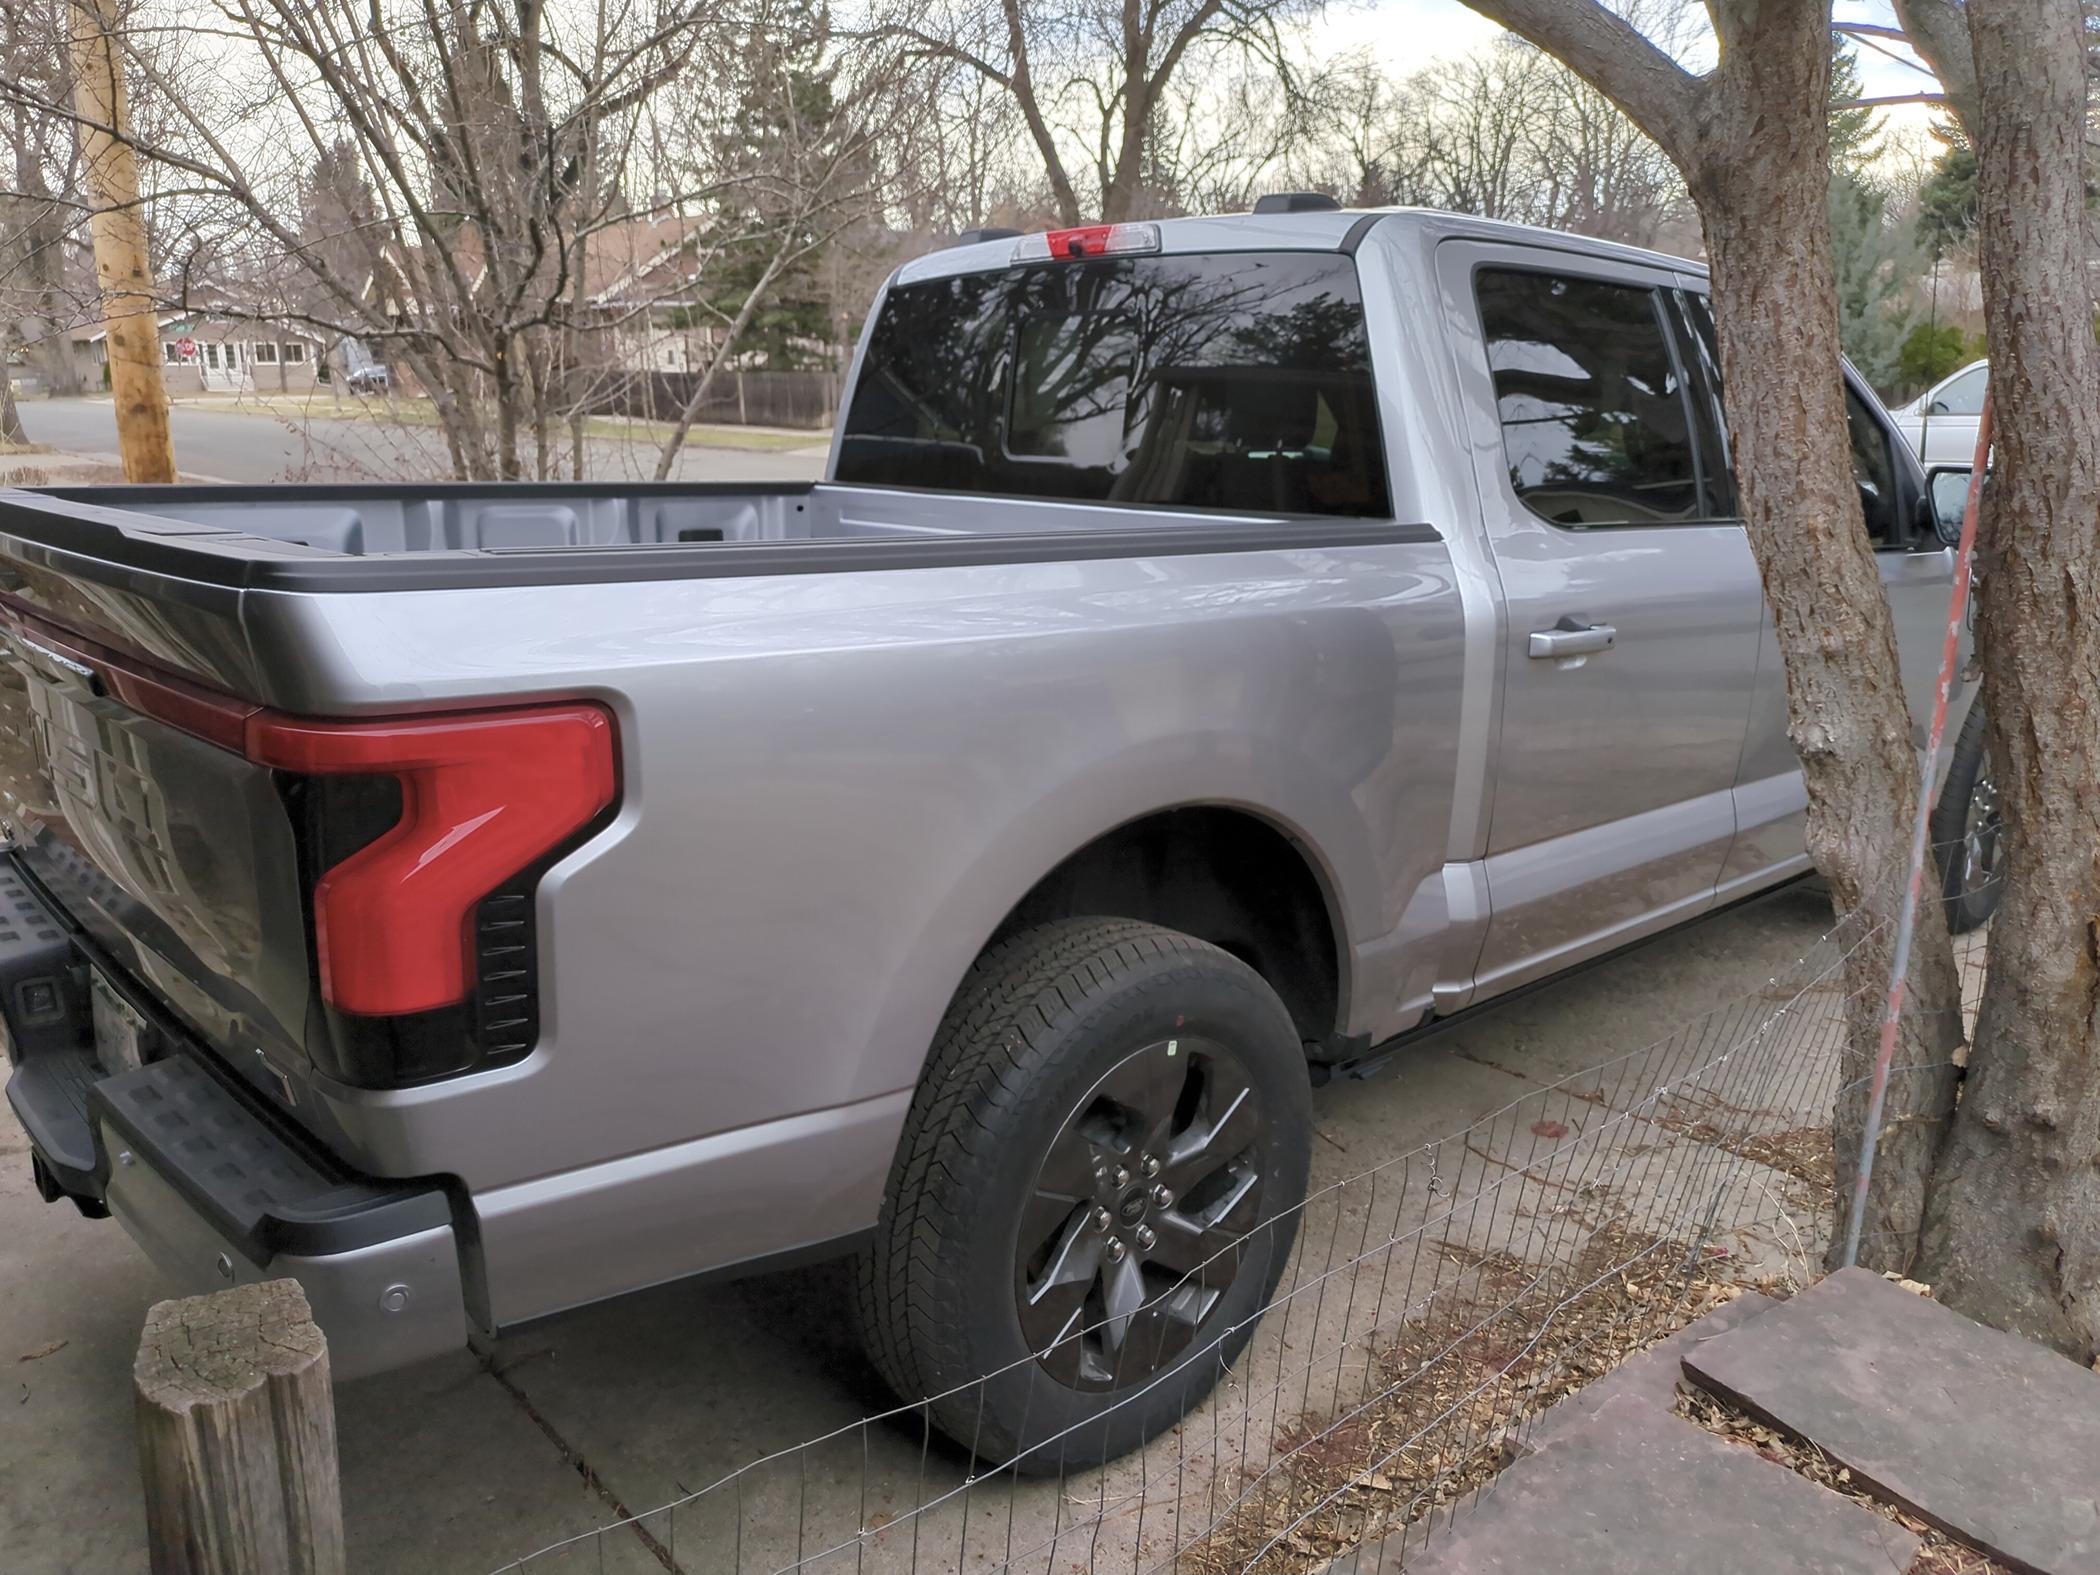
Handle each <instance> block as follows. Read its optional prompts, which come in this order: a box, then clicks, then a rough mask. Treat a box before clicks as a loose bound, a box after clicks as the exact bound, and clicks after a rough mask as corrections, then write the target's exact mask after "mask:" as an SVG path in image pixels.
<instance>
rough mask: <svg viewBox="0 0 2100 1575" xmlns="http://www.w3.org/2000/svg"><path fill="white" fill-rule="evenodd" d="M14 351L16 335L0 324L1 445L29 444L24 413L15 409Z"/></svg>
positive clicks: (3, 324)
mask: <svg viewBox="0 0 2100 1575" xmlns="http://www.w3.org/2000/svg"><path fill="white" fill-rule="evenodd" d="M13 349H14V335H13V334H11V333H9V332H8V329H7V325H6V324H5V323H0V443H27V442H28V441H29V434H28V433H27V432H24V431H23V430H22V412H21V411H19V410H17V409H16V408H15V373H14V368H13V366H12V365H10V364H9V361H10V352H11V351H12V350H13Z"/></svg>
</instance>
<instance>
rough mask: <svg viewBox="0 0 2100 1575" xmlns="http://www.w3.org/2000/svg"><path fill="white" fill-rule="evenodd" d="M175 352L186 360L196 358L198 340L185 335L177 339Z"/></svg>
mask: <svg viewBox="0 0 2100 1575" xmlns="http://www.w3.org/2000/svg"><path fill="white" fill-rule="evenodd" d="M175 353H176V354H177V355H179V356H181V357H182V358H183V360H185V361H188V360H192V359H194V358H195V356H196V354H197V341H196V340H194V339H192V338H190V337H189V336H188V335H184V336H183V337H182V338H180V339H178V340H176V341H175Z"/></svg>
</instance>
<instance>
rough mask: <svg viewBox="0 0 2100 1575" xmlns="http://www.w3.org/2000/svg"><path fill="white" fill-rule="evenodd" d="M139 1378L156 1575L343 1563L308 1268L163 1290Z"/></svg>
mask: <svg viewBox="0 0 2100 1575" xmlns="http://www.w3.org/2000/svg"><path fill="white" fill-rule="evenodd" d="M132 1379H133V1384H134V1386H135V1388H136V1390H137V1393H138V1427H139V1469H140V1471H141V1473H142V1474H143V1476H144V1478H145V1486H146V1540H147V1544H148V1546H149V1548H150V1550H151V1554H152V1566H153V1575H343V1510H342V1496H341V1495H342V1490H341V1485H340V1483H339V1482H338V1481H337V1477H336V1454H335V1401H334V1398H333V1396H332V1395H331V1394H330V1392H329V1387H328V1342H327V1341H326V1340H325V1339H324V1338H323V1337H322V1334H321V1331H320V1330H319V1329H318V1328H317V1327H315V1325H314V1321H313V1315H312V1313H311V1312H310V1311H309V1310H308V1308H307V1305H306V1293H305V1292H304V1291H302V1290H301V1289H300V1288H299V1282H298V1281H296V1280H265V1281H263V1282H262V1283H261V1284H258V1285H239V1286H235V1287H234V1288H233V1289H231V1290H225V1291H218V1292H215V1293H214V1294H212V1295H210V1296H190V1297H185V1298H183V1299H182V1300H180V1301H172V1302H158V1303H155V1305H154V1307H153V1309H152V1310H151V1311H150V1312H148V1313H147V1314H146V1332H145V1334H144V1336H143V1337H142V1338H141V1339H140V1341H139V1354H138V1361H137V1363H136V1364H135V1365H134V1367H133V1369H132Z"/></svg>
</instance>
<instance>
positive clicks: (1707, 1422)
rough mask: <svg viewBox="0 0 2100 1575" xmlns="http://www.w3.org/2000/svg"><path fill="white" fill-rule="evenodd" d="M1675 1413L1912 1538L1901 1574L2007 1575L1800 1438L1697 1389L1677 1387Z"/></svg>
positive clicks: (1995, 1564) (1983, 1556)
mask: <svg viewBox="0 0 2100 1575" xmlns="http://www.w3.org/2000/svg"><path fill="white" fill-rule="evenodd" d="M1677 1414H1678V1415H1679V1416H1681V1417H1684V1418H1686V1419H1687V1420H1689V1421H1692V1422H1696V1423H1697V1424H1698V1425H1699V1426H1701V1427H1703V1428H1705V1429H1706V1430H1707V1431H1708V1432H1709V1433H1712V1434H1713V1435H1714V1436H1715V1437H1716V1438H1722V1439H1726V1440H1727V1441H1728V1442H1729V1443H1731V1444H1740V1445H1742V1446H1743V1447H1744V1448H1746V1449H1754V1450H1756V1451H1757V1452H1758V1453H1759V1454H1760V1455H1762V1456H1764V1458H1765V1459H1767V1460H1769V1461H1771V1462H1773V1464H1775V1465H1782V1466H1785V1467H1787V1468H1788V1469H1789V1470H1792V1471H1795V1472H1798V1473H1799V1474H1800V1475H1802V1476H1804V1477H1807V1478H1808V1479H1809V1481H1811V1482H1814V1483H1816V1484H1817V1485H1818V1486H1819V1487H1826V1488H1828V1489H1830V1491H1831V1492H1833V1493H1840V1494H1843V1495H1844V1496H1845V1497H1846V1498H1849V1499H1851V1500H1852V1501H1853V1502H1854V1503H1855V1504H1860V1505H1863V1506H1864V1507H1866V1508H1867V1509H1871V1510H1872V1511H1873V1512H1874V1513H1875V1514H1877V1515H1879V1516H1880V1517H1881V1518H1882V1519H1883V1520H1889V1521H1894V1522H1895V1523H1896V1524H1897V1525H1899V1526H1901V1527H1903V1529H1904V1530H1906V1531H1909V1532H1913V1533H1915V1534H1916V1535H1917V1537H1918V1538H1919V1540H1920V1541H1921V1542H1922V1543H1923V1546H1922V1547H1920V1548H1919V1549H1918V1556H1917V1557H1916V1558H1915V1559H1913V1560H1912V1561H1911V1563H1910V1568H1909V1569H1908V1570H1907V1571H1906V1572H1905V1575H2012V1572H2011V1571H2010V1570H2008V1569H2007V1568H2006V1567H2005V1566H2004V1565H2002V1564H1999V1563H1997V1562H1995V1561H1994V1560H1992V1559H1990V1558H1988V1557H1986V1556H1985V1555H1983V1554H1981V1553H1978V1552H1977V1551H1976V1550H1975V1549H1974V1548H1971V1547H1967V1546H1965V1545H1964V1544H1962V1543H1959V1542H1956V1541H1955V1540H1954V1539H1953V1538H1952V1537H1950V1536H1948V1535H1947V1534H1946V1533H1945V1532H1943V1531H1941V1530H1939V1529H1938V1528H1937V1527H1934V1526H1929V1525H1927V1524H1926V1523H1925V1522H1924V1521H1922V1520H1920V1519H1919V1518H1918V1517H1917V1516H1915V1515H1913V1514H1911V1513H1909V1512H1908V1511H1907V1510H1902V1509H1898V1508H1897V1507H1896V1506H1895V1505H1893V1504H1891V1503H1889V1502H1887V1501H1886V1500H1885V1499H1880V1498H1877V1497H1875V1496H1874V1494H1873V1493H1872V1492H1870V1491H1869V1490H1868V1489H1867V1488H1866V1487H1865V1486H1864V1485H1862V1484H1861V1483H1859V1482H1858V1481H1855V1480H1854V1478H1853V1475H1852V1473H1851V1471H1850V1470H1848V1469H1847V1468H1846V1467H1844V1466H1841V1465H1839V1464H1838V1463H1837V1462H1836V1461H1835V1460H1832V1459H1831V1458H1830V1456H1828V1455H1826V1454H1824V1453H1823V1451H1822V1450H1820V1449H1818V1448H1817V1447H1816V1446H1815V1445H1814V1444H1812V1443H1810V1442H1809V1441H1808V1440H1807V1439H1805V1438H1797V1437H1795V1436H1794V1435H1793V1434H1791V1433H1785V1432H1782V1431H1780V1430H1779V1429H1777V1428H1772V1427H1767V1426H1766V1425H1765V1424H1764V1423H1762V1422H1760V1421H1758V1420H1757V1419H1756V1418H1755V1417H1753V1416H1751V1415H1749V1414H1748V1413H1747V1412H1744V1411H1740V1410H1738V1409H1737V1408H1736V1407H1734V1406H1732V1405H1730V1404H1729V1403H1728V1402H1727V1401H1725V1400H1722V1399H1720V1398H1719V1397H1718V1396H1716V1395H1712V1394H1709V1393H1707V1392H1706V1391H1705V1390H1703V1389H1694V1388H1692V1387H1691V1386H1690V1385H1688V1384H1687V1385H1681V1386H1680V1387H1679V1390H1678V1396H1677Z"/></svg>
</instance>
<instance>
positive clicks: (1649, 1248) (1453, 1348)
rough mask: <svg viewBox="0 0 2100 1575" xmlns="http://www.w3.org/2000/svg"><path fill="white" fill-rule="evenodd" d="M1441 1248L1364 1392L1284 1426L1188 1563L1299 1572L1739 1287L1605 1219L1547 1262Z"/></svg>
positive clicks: (1708, 1260)
mask: <svg viewBox="0 0 2100 1575" xmlns="http://www.w3.org/2000/svg"><path fill="white" fill-rule="evenodd" d="M1438 1250H1439V1251H1440V1252H1442V1253H1443V1254H1444V1256H1445V1258H1446V1260H1447V1262H1449V1263H1451V1264H1452V1265H1453V1266H1454V1268H1455V1269H1456V1271H1457V1272H1456V1275H1455V1277H1454V1279H1453V1280H1452V1282H1451V1283H1450V1284H1449V1285H1447V1286H1445V1287H1444V1288H1443V1289H1441V1290H1439V1291H1438V1292H1437V1294H1436V1296H1435V1297H1434V1298H1432V1302H1431V1305H1430V1306H1428V1307H1427V1308H1425V1309H1424V1310H1423V1312H1422V1314H1421V1315H1420V1316H1419V1317H1418V1318H1416V1319H1415V1320H1414V1321H1412V1322H1410V1323H1409V1324H1407V1325H1406V1326H1405V1328H1404V1329H1403V1330H1402V1331H1401V1332H1400V1334H1399V1337H1398V1338H1397V1339H1396V1340H1395V1341H1394V1343H1393V1344H1392V1345H1390V1346H1388V1347H1386V1348H1385V1349H1383V1350H1381V1351H1379V1352H1378V1353H1377V1355H1376V1356H1375V1357H1374V1358H1373V1361H1372V1366H1371V1372H1370V1375H1369V1378H1368V1381H1367V1382H1366V1384H1365V1389H1366V1390H1367V1391H1368V1392H1370V1393H1371V1394H1372V1395H1373V1396H1374V1399H1373V1401H1372V1403H1370V1404H1368V1405H1364V1406H1362V1407H1361V1408H1360V1409H1358V1410H1356V1411H1355V1413H1354V1414H1345V1415H1344V1416H1343V1417H1342V1418H1341V1419H1339V1420H1332V1419H1329V1418H1325V1417H1322V1416H1318V1415H1309V1416H1304V1417H1300V1418H1298V1419H1296V1420H1295V1421H1293V1422H1291V1423H1290V1424H1288V1425H1287V1426H1285V1427H1284V1428H1283V1429H1282V1430H1281V1431H1280V1432H1279V1433H1278V1435H1277V1437H1276V1439H1275V1448H1276V1452H1277V1455H1278V1456H1279V1457H1280V1462H1279V1464H1277V1465H1276V1466H1275V1467H1274V1469H1273V1472H1272V1475H1271V1479H1270V1480H1269V1481H1268V1482H1267V1483H1265V1484H1262V1485H1261V1486H1256V1487H1254V1488H1253V1489H1252V1491H1251V1492H1250V1495H1249V1498H1248V1501H1247V1502H1246V1503H1245V1504H1243V1505H1241V1506H1240V1507H1239V1508H1238V1509H1237V1510H1236V1511H1235V1512H1234V1513H1233V1514H1232V1515H1231V1516H1229V1517H1228V1518H1227V1519H1226V1520H1225V1521H1224V1522H1223V1523H1222V1524H1221V1525H1220V1526H1219V1527H1218V1528H1217V1529H1216V1530H1215V1531H1213V1532H1212V1533H1211V1535H1210V1536H1208V1537H1206V1538H1204V1539H1203V1540H1202V1541H1201V1542H1199V1543H1197V1544H1195V1545H1194V1546H1193V1547H1191V1548H1189V1549H1186V1550H1184V1552H1183V1553H1182V1555H1181V1562H1182V1564H1183V1565H1184V1566H1185V1567H1187V1568H1189V1569H1191V1570H1194V1571H1196V1572H1198V1575H1234V1572H1240V1571H1249V1572H1253V1575H1307V1572H1310V1571H1313V1570H1317V1569H1319V1568H1321V1567H1322V1566H1323V1565H1325V1564H1326V1563H1327V1562H1329V1561H1330V1560H1332V1559H1333V1558H1334V1557H1336V1556H1337V1555H1338V1554H1340V1553H1343V1552H1345V1551H1347V1550H1348V1549H1350V1548H1352V1547H1355V1546H1357V1545H1358V1544H1360V1543H1364V1542H1368V1541H1373V1540H1375V1539H1377V1538H1379V1537H1382V1536H1385V1535H1387V1534H1389V1533H1391V1532H1396V1531H1399V1530H1400V1529H1401V1528H1402V1527H1404V1526H1406V1525H1409V1524H1411V1523H1413V1522H1415V1521H1418V1520H1420V1519H1422V1518H1423V1517H1425V1516H1427V1515H1430V1514H1433V1513H1434V1512H1435V1511H1437V1510H1439V1509H1444V1508H1448V1507H1449V1506H1450V1505H1452V1504H1453V1503H1455V1502H1456V1501H1457V1500H1458V1499H1460V1498H1462V1497H1463V1496H1465V1495H1466V1494H1467V1493H1470V1492H1472V1491H1473V1490H1474V1489H1475V1488H1478V1487H1479V1486H1480V1485H1481V1484H1482V1483H1484V1482H1486V1481H1488V1480H1489V1479H1490V1478H1491V1477H1493V1476H1494V1475H1495V1474H1496V1473H1497V1472H1499V1471H1500V1470H1502V1468H1503V1467H1504V1466H1505V1465H1507V1464H1508V1463H1509V1462H1510V1460H1511V1459H1512V1458H1513V1457H1514V1453H1515V1451H1514V1450H1513V1449H1512V1448H1511V1439H1512V1437H1513V1436H1514V1435H1516V1434H1517V1433H1518V1432H1519V1431H1520V1429H1521V1427H1522V1425H1523V1424H1524V1423H1525V1422H1526V1421H1527V1420H1529V1419H1530V1418H1531V1417H1533V1416H1535V1415H1536V1414H1537V1413H1539V1412H1540V1411H1543V1410H1544V1409H1546V1407H1548V1406H1550V1405H1552V1404H1553V1403H1554V1402H1556V1401H1558V1400H1561V1399H1564V1398H1565V1397H1566V1396H1568V1395H1570V1394H1572V1393H1574V1392H1575V1391H1576V1390H1577V1389H1580V1388H1581V1387H1582V1386H1583V1385H1584V1384H1587V1383H1590V1382H1593V1381H1594V1380H1596V1379H1598V1378H1601V1377H1602V1376H1604V1375H1605V1374H1606V1373H1608V1372H1610V1371H1612V1369H1614V1368H1616V1367H1617V1366H1619V1364H1620V1363H1622V1362H1624V1361H1625V1360H1627V1358H1629V1357H1631V1356H1635V1355H1637V1354H1639V1353H1640V1352H1641V1351H1643V1350H1645V1349H1646V1348H1647V1347H1648V1346H1650V1345H1652V1344H1653V1343H1654V1342H1655V1341H1657V1340H1659V1339H1662V1338H1663V1337H1664V1336H1666V1335H1670V1334H1673V1333H1675V1332H1676V1331H1677V1330H1679V1329H1681V1328H1683V1327H1684V1326H1685V1325H1686V1324H1688V1323H1690V1322H1691V1321H1692V1320H1693V1319H1694V1318H1697V1317H1699V1316H1700V1315H1701V1314H1703V1313H1705V1312H1707V1311H1709V1310H1711V1309H1712V1308H1714V1307H1716V1306H1718V1305H1720V1304H1721V1303H1723V1302H1726V1301H1730V1300H1733V1299H1734V1298H1735V1297H1736V1296H1737V1295H1739V1294H1740V1293H1741V1291H1742V1289H1743V1287H1742V1286H1741V1285H1740V1284H1738V1283H1736V1282H1734V1281H1732V1280H1728V1279H1722V1278H1717V1277H1716V1276H1715V1273H1714V1269H1715V1267H1716V1265H1717V1264H1719V1262H1720V1261H1721V1260H1718V1259H1716V1258H1714V1257H1713V1256H1712V1255H1711V1254H1710V1253H1708V1252H1705V1251H1699V1252H1694V1251H1692V1249H1691V1248H1690V1247H1688V1245H1687V1244H1685V1243H1683V1242H1678V1241H1672V1240H1668V1239H1666V1238H1663V1237H1660V1236H1654V1235H1648V1234H1645V1233H1641V1232H1638V1231H1634V1230H1631V1229H1629V1228H1627V1227H1626V1226H1624V1225H1623V1224H1620V1223H1617V1222H1611V1223H1606V1224H1604V1225H1602V1226H1600V1227H1598V1228H1597V1229H1595V1230H1593V1231H1592V1233H1591V1235H1590V1237H1589V1239H1588V1241H1587V1242H1586V1243H1585V1244H1584V1246H1583V1248H1582V1250H1581V1251H1580V1252H1579V1253H1577V1254H1576V1255H1575V1257H1574V1258H1573V1260H1572V1261H1570V1262H1567V1263H1565V1264H1562V1265H1560V1266H1558V1267H1555V1268H1551V1269H1547V1270H1540V1269H1538V1268H1536V1267H1534V1266H1532V1265H1529V1264H1526V1263H1525V1262H1523V1261H1522V1260H1520V1259H1518V1258H1515V1257H1513V1256H1510V1255H1508V1254H1503V1253H1490V1254H1483V1253H1477V1252H1473V1251H1470V1250H1469V1249H1466V1248H1463V1247H1460V1246H1457V1245H1455V1244H1452V1243H1443V1244H1441V1245H1440V1246H1439V1249H1438Z"/></svg>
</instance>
